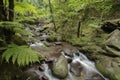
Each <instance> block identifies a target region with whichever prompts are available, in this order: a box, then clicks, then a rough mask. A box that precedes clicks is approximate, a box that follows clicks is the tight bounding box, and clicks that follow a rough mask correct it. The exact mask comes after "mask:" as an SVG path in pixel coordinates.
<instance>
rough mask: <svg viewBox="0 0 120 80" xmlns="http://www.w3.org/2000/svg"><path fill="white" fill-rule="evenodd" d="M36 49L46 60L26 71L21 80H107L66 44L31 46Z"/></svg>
mask: <svg viewBox="0 0 120 80" xmlns="http://www.w3.org/2000/svg"><path fill="white" fill-rule="evenodd" d="M41 44H42V43H41ZM53 45H54V46H53ZM36 47H37V51H38V52H39V53H40V54H43V55H44V56H45V57H46V58H45V60H43V62H42V63H40V64H36V65H34V66H32V67H30V68H29V69H27V70H26V71H25V72H24V74H23V76H22V77H21V78H20V79H21V80H25V79H28V78H29V79H30V80H108V79H107V78H105V77H104V76H103V75H102V74H101V73H100V72H99V71H98V70H97V69H96V67H95V63H94V62H92V61H90V60H89V59H88V58H87V57H86V56H85V55H84V54H82V53H81V52H79V50H78V49H77V48H76V47H74V46H72V45H70V44H68V43H65V42H61V44H59V45H58V44H55V43H52V46H49V47H45V46H41V45H39V46H38V45H37V44H36V46H34V47H33V46H32V48H33V49H36ZM29 79H28V80H29Z"/></svg>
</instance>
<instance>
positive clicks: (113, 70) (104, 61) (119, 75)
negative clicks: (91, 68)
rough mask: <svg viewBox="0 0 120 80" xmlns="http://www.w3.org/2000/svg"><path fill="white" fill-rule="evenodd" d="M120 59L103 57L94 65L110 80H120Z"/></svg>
mask: <svg viewBox="0 0 120 80" xmlns="http://www.w3.org/2000/svg"><path fill="white" fill-rule="evenodd" d="M119 61H120V58H110V57H107V56H103V57H102V58H101V60H99V61H98V62H97V63H96V67H97V68H98V70H99V71H100V72H101V73H102V74H103V75H104V76H105V77H107V78H109V79H110V80H120V66H119Z"/></svg>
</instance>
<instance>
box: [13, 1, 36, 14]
mask: <svg viewBox="0 0 120 80" xmlns="http://www.w3.org/2000/svg"><path fill="white" fill-rule="evenodd" d="M15 13H16V14H19V15H23V16H24V15H32V14H36V13H37V11H36V8H35V7H34V6H33V5H31V4H28V3H23V2H16V3H15Z"/></svg>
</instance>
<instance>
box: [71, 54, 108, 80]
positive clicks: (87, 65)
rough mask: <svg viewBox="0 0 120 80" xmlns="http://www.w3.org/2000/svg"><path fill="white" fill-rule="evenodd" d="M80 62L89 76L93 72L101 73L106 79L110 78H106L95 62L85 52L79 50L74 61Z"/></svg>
mask: <svg viewBox="0 0 120 80" xmlns="http://www.w3.org/2000/svg"><path fill="white" fill-rule="evenodd" d="M75 62H79V63H80V64H81V65H82V66H83V69H84V71H85V73H86V76H89V75H90V74H91V73H97V74H99V75H100V76H101V77H102V78H103V79H104V80H108V79H107V78H105V77H104V76H103V75H102V74H101V73H100V72H99V71H98V70H97V69H96V67H95V64H94V62H92V61H90V60H89V59H88V58H87V57H86V56H85V55H84V54H82V53H80V52H79V55H76V54H74V57H73V61H72V63H75Z"/></svg>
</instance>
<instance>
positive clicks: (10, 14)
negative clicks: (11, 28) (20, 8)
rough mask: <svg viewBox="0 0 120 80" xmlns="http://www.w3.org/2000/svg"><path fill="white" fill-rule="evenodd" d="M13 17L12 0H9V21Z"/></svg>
mask: <svg viewBox="0 0 120 80" xmlns="http://www.w3.org/2000/svg"><path fill="white" fill-rule="evenodd" d="M13 19H14V0H9V21H13Z"/></svg>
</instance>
